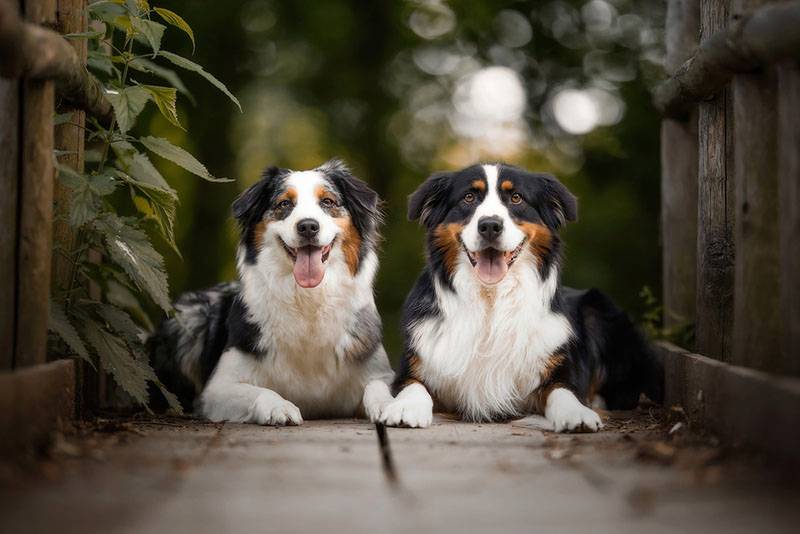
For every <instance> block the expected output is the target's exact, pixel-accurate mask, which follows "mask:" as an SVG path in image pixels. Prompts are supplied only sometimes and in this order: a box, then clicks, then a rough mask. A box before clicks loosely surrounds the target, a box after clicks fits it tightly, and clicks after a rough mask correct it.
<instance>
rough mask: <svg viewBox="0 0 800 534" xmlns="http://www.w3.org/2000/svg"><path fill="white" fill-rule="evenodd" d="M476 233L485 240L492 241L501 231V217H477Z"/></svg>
mask: <svg viewBox="0 0 800 534" xmlns="http://www.w3.org/2000/svg"><path fill="white" fill-rule="evenodd" d="M478 233H479V234H480V235H481V237H482V238H484V239H485V240H486V241H494V240H495V239H497V236H499V235H500V234H502V233H503V219H501V218H500V217H498V216H497V215H492V216H491V217H481V218H480V219H478Z"/></svg>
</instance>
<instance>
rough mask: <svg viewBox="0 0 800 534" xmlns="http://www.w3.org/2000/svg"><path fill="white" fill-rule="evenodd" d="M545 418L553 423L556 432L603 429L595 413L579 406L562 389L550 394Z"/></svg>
mask: <svg viewBox="0 0 800 534" xmlns="http://www.w3.org/2000/svg"><path fill="white" fill-rule="evenodd" d="M545 416H546V417H547V419H549V420H550V421H551V422H552V423H553V430H555V431H556V432H573V431H581V430H583V431H589V432H597V431H598V430H600V429H601V428H603V422H602V421H601V420H600V416H599V415H597V412H595V411H594V410H592V409H591V408H587V407H586V406H584V405H583V404H581V402H580V401H579V400H578V399H577V398H576V397H575V395H573V393H572V392H571V391H569V390H567V389H563V388H558V389H555V390H553V392H552V393H550V396H549V397H548V399H547V409H546V410H545Z"/></svg>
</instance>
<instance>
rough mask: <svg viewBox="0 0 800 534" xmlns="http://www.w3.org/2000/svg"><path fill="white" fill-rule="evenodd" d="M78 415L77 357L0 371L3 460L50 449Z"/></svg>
mask: <svg viewBox="0 0 800 534" xmlns="http://www.w3.org/2000/svg"><path fill="white" fill-rule="evenodd" d="M74 416H75V361H74V360H58V361H56V362H50V363H46V364H43V365H36V366H33V367H28V368H25V369H18V370H16V371H14V372H3V373H0V436H2V439H0V460H1V459H3V458H12V457H13V458H19V457H21V456H22V457H24V456H30V455H31V454H32V453H36V452H39V451H42V450H44V449H46V448H47V447H48V446H49V445H50V444H51V442H52V440H53V437H54V436H55V435H56V434H57V433H58V432H60V431H62V430H64V429H65V427H66V426H67V425H69V424H71V423H72V420H73V418H74ZM0 530H3V529H2V528H0Z"/></svg>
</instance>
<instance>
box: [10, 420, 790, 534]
mask: <svg viewBox="0 0 800 534" xmlns="http://www.w3.org/2000/svg"><path fill="white" fill-rule="evenodd" d="M673 426H674V423H672V422H670V423H665V422H661V421H660V420H657V419H653V418H652V415H650V414H648V413H647V412H645V411H640V412H637V413H620V414H615V415H614V416H613V417H612V418H611V419H610V420H609V421H608V422H607V428H606V430H605V431H603V432H601V433H599V434H580V435H554V434H551V433H545V432H542V431H539V430H536V429H533V428H530V427H526V426H524V425H520V424H515V423H506V424H467V423H461V422H454V421H448V420H441V419H439V420H437V422H436V423H435V424H434V426H433V427H432V428H430V429H427V430H412V429H389V430H388V435H389V438H390V444H391V449H392V452H393V457H394V461H395V463H396V468H397V474H398V483H397V485H392V484H390V483H389V482H388V481H387V478H386V476H385V474H384V471H383V469H382V465H381V460H380V455H379V450H378V446H377V440H376V432H375V429H374V427H373V426H372V425H369V424H367V423H365V422H359V421H326V422H307V423H306V424H305V425H304V426H302V427H290V428H264V427H257V426H250V425H235V424H211V423H203V422H199V421H186V420H180V419H156V420H133V421H126V422H123V423H120V422H117V421H110V422H106V423H104V424H101V425H100V426H99V427H93V428H91V429H84V430H83V431H81V432H79V433H78V434H77V435H69V436H66V437H64V438H62V439H59V440H58V441H57V442H56V444H55V445H54V447H53V452H52V453H51V454H52V459H51V460H49V461H46V462H44V463H40V464H39V465H38V466H37V468H36V469H35V471H34V472H33V473H31V472H28V473H26V474H24V475H20V474H19V473H15V472H13V471H8V470H7V471H6V472H4V473H3V474H2V477H0V480H2V481H3V488H2V490H0V531H2V532H6V533H12V532H26V533H28V532H82V533H86V532H103V533H108V532H136V533H140V532H171V533H180V532H192V533H202V532H242V531H247V532H282V533H286V532H346V533H358V532H428V531H436V532H482V531H483V532H485V531H492V532H533V531H537V530H538V531H542V532H554V531H563V532H574V531H586V530H591V531H592V532H614V533H622V532H636V533H640V532H725V533H727V534H732V533H738V532H742V533H751V532H796V526H797V524H798V520H799V519H800V507H798V506H797V505H798V503H800V492H799V491H798V488H797V487H794V488H792V487H789V486H787V485H786V484H785V483H784V484H778V483H777V482H775V481H774V480H771V479H770V477H768V476H767V475H766V471H764V470H762V469H759V468H758V466H757V465H755V464H754V463H753V462H754V461H755V460H753V459H752V458H747V459H746V461H744V460H742V459H741V458H740V457H739V456H738V455H736V454H734V455H731V454H729V453H725V452H723V451H721V450H720V449H719V448H717V447H716V446H715V444H714V442H713V441H709V440H705V439H700V438H696V437H693V436H692V435H691V434H689V433H688V432H686V428H685V427H682V428H679V429H678V430H677V431H676V432H673V434H672V435H668V429H669V428H671V427H673Z"/></svg>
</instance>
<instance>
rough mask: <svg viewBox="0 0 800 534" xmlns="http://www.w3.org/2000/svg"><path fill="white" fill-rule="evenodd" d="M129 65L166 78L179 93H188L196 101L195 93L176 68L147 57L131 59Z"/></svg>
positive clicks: (191, 99) (190, 98) (187, 96)
mask: <svg viewBox="0 0 800 534" xmlns="http://www.w3.org/2000/svg"><path fill="white" fill-rule="evenodd" d="M128 66H129V67H130V68H132V69H134V70H138V71H139V72H145V73H147V74H152V75H154V76H158V77H159V78H162V79H164V80H166V81H167V83H169V84H170V85H171V86H172V87H174V88H175V89H177V90H178V92H179V93H181V94H183V95H186V98H188V99H189V101H190V102H191V103H192V104H194V103H195V100H194V95H192V93H191V92H189V89H187V88H186V86H185V85H184V83H183V80H181V78H180V76H178V74H177V73H176V72H175V71H174V70H172V69H168V68H166V67H162V66H161V65H159V64H158V63H154V62H152V61H150V60H149V59H145V58H136V59H134V60H133V61H131V62H130V63H129V64H128Z"/></svg>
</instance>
